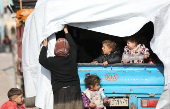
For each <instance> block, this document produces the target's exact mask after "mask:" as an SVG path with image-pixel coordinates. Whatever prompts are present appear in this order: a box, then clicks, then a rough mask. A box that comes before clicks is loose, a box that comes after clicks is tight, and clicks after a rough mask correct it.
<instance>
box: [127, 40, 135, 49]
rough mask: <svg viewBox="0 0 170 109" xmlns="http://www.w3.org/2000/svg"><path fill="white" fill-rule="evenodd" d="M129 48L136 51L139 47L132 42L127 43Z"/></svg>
mask: <svg viewBox="0 0 170 109" xmlns="http://www.w3.org/2000/svg"><path fill="white" fill-rule="evenodd" d="M127 46H128V47H129V48H130V49H134V48H136V47H137V45H136V43H135V42H130V41H127Z"/></svg>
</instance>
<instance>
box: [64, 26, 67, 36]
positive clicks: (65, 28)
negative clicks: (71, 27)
mask: <svg viewBox="0 0 170 109" xmlns="http://www.w3.org/2000/svg"><path fill="white" fill-rule="evenodd" d="M64 32H65V34H66V33H68V29H67V25H65V27H64Z"/></svg>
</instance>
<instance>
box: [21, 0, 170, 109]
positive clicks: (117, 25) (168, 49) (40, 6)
mask: <svg viewBox="0 0 170 109" xmlns="http://www.w3.org/2000/svg"><path fill="white" fill-rule="evenodd" d="M169 13H170V0H97V1H96V0H38V2H37V4H36V7H35V10H34V11H33V13H32V14H31V15H30V16H29V17H28V19H27V21H26V24H25V31H24V36H23V42H22V44H23V48H22V62H23V73H24V84H25V91H26V97H33V96H36V106H37V107H39V108H42V109H53V93H52V88H51V82H50V78H51V77H50V76H51V75H50V72H49V71H48V70H46V69H45V68H43V67H42V66H41V65H40V64H39V62H38V57H39V52H40V50H41V43H42V41H43V40H44V39H45V38H47V37H49V42H48V44H49V45H48V46H49V47H48V54H47V55H48V56H53V55H54V54H53V50H54V46H55V41H56V39H55V36H54V33H55V32H57V31H60V30H62V29H63V26H64V24H69V25H72V26H75V27H79V28H83V29H88V30H93V31H97V32H102V33H106V34H109V35H115V36H120V37H125V36H130V35H132V34H134V33H136V32H137V31H139V30H140V29H141V28H142V27H143V25H145V24H146V23H147V22H149V21H152V22H153V24H154V36H153V38H152V40H151V42H150V45H151V48H152V50H153V51H154V53H156V54H157V56H158V57H159V58H160V60H161V61H162V62H163V64H164V75H165V87H164V91H163V93H162V95H161V98H160V100H159V102H158V105H157V108H156V109H169V107H170V45H169V42H170V31H169V28H170V14H169Z"/></svg>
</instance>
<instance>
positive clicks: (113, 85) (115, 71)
mask: <svg viewBox="0 0 170 109" xmlns="http://www.w3.org/2000/svg"><path fill="white" fill-rule="evenodd" d="M163 71H164V67H163V65H153V64H152V65H151V64H135V65H134V64H127V65H124V64H113V65H109V66H106V67H104V66H102V65H101V64H96V65H94V64H86V63H81V64H78V74H79V77H80V85H81V90H82V91H84V90H85V89H86V87H85V83H84V79H85V75H86V74H87V73H90V74H97V75H98V76H99V77H100V78H101V80H102V81H101V84H100V85H101V87H102V88H104V89H105V93H106V94H107V96H108V97H111V98H115V97H116V98H117V97H119V98H128V100H129V109H141V108H142V107H141V99H142V98H148V99H153V98H154V99H155V98H159V97H160V95H161V93H162V91H163V88H164V74H163ZM145 109H147V108H145ZM149 109H154V108H149Z"/></svg>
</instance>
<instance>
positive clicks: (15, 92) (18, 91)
mask: <svg viewBox="0 0 170 109" xmlns="http://www.w3.org/2000/svg"><path fill="white" fill-rule="evenodd" d="M21 94H23V92H22V91H21V89H18V88H11V89H10V90H9V91H8V98H9V100H12V97H13V96H15V95H16V96H19V95H21Z"/></svg>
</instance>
